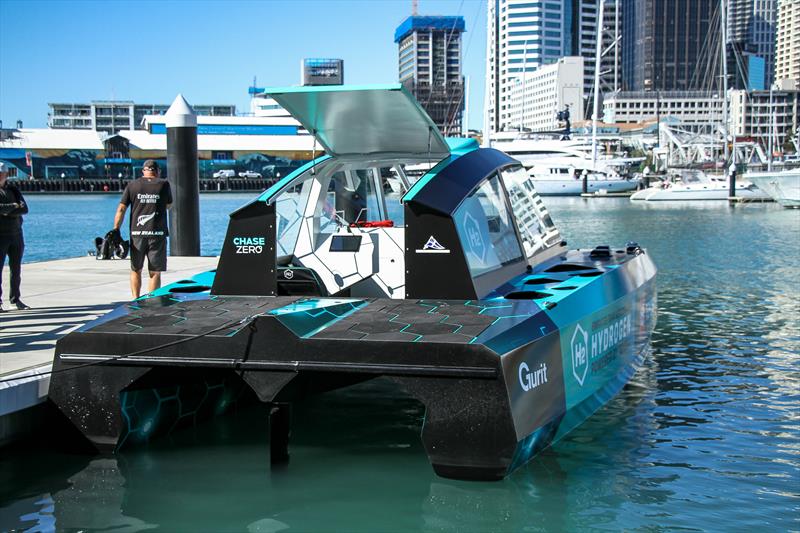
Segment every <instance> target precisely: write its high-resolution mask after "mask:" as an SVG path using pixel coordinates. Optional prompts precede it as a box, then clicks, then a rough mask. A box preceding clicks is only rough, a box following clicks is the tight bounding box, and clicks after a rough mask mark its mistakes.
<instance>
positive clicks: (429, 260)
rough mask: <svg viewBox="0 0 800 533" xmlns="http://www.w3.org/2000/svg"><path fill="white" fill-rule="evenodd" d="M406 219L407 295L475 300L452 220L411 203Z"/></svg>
mask: <svg viewBox="0 0 800 533" xmlns="http://www.w3.org/2000/svg"><path fill="white" fill-rule="evenodd" d="M405 221H406V243H405V245H406V250H405V252H406V253H405V258H406V298H408V299H417V298H422V299H442V300H474V299H477V295H476V294H475V285H474V284H473V283H472V277H471V276H470V273H469V268H468V267H467V261H466V259H464V257H465V256H464V250H462V248H461V240H460V239H459V238H458V233H456V227H455V224H454V223H453V219H452V218H451V217H450V216H449V215H442V214H439V213H437V212H436V211H434V210H432V209H428V208H427V207H425V206H422V205H420V204H417V203H415V202H410V203H407V204H406V205H405ZM429 241H430V242H433V241H435V242H436V243H438V245H439V246H433V247H432V246H430V245H429ZM426 245H428V246H426ZM440 247H441V249H439V248H440Z"/></svg>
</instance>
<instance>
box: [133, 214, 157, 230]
mask: <svg viewBox="0 0 800 533" xmlns="http://www.w3.org/2000/svg"><path fill="white" fill-rule="evenodd" d="M155 216H156V214H155V213H151V214H149V215H139V218H137V219H136V226H137V227H138V226H144V225H145V224H147V223H148V222H150V221H151V220H153V218H154V217H155Z"/></svg>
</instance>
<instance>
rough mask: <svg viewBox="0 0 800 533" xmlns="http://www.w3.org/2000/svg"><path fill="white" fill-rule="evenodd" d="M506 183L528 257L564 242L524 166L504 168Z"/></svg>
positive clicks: (504, 182) (504, 181) (503, 175)
mask: <svg viewBox="0 0 800 533" xmlns="http://www.w3.org/2000/svg"><path fill="white" fill-rule="evenodd" d="M501 175H502V177H503V184H504V185H505V186H506V189H507V190H508V197H509V199H510V200H511V209H512V211H513V212H514V217H515V218H516V219H517V227H518V228H519V232H520V237H521V238H522V245H523V246H524V248H525V256H526V257H528V258H531V257H533V256H534V255H536V254H537V253H539V252H541V251H543V250H545V249H547V248H549V247H551V246H553V245H555V244H558V243H559V242H561V235H560V234H559V232H558V229H557V228H556V225H555V224H554V223H553V219H552V218H550V213H548V212H547V208H546V207H545V206H544V203H543V202H542V200H541V198H539V195H538V194H537V192H536V189H535V188H534V185H533V182H532V180H530V179H528V173H527V172H526V170H525V169H524V168H523V167H519V166H518V167H510V168H506V169H504V170H502V171H501Z"/></svg>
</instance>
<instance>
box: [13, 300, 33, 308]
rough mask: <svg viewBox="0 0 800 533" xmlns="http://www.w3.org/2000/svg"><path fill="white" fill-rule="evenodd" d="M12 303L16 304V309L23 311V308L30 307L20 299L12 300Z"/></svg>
mask: <svg viewBox="0 0 800 533" xmlns="http://www.w3.org/2000/svg"><path fill="white" fill-rule="evenodd" d="M13 303H14V305H16V306H17V309H19V310H20V311H23V310H25V309H30V308H31V306H29V305H26V304H25V302H23V301H22V300H17V301H16V302H13Z"/></svg>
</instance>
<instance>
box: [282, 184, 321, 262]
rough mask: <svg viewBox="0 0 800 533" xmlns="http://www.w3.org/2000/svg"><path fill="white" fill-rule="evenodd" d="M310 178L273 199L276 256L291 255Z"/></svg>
mask: <svg viewBox="0 0 800 533" xmlns="http://www.w3.org/2000/svg"><path fill="white" fill-rule="evenodd" d="M312 183H313V182H312V180H307V181H304V182H302V183H301V184H299V185H297V186H296V187H293V188H292V189H290V190H287V191H285V192H283V193H281V195H280V196H279V197H278V198H277V200H276V201H275V215H276V219H277V226H278V227H277V235H276V237H277V239H276V240H277V243H278V247H277V248H278V249H277V251H276V253H277V255H278V256H284V255H292V254H293V253H294V246H295V244H296V243H297V236H298V233H299V231H300V224H301V222H302V220H303V210H304V209H305V207H306V203H308V195H309V193H310V192H311V185H312Z"/></svg>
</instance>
